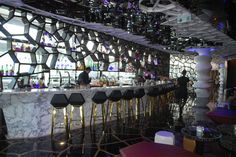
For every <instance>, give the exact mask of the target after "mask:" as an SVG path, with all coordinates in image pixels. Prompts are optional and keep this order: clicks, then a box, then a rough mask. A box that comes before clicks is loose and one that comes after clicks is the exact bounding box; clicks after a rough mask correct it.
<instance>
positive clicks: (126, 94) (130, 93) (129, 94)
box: [122, 89, 134, 100]
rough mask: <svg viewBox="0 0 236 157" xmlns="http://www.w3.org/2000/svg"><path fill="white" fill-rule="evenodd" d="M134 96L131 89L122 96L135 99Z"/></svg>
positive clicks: (125, 98) (126, 98)
mask: <svg viewBox="0 0 236 157" xmlns="http://www.w3.org/2000/svg"><path fill="white" fill-rule="evenodd" d="M133 97H134V91H133V90H131V89H128V90H126V91H125V92H124V93H123V95H122V98H123V99H124V100H131V99H133Z"/></svg>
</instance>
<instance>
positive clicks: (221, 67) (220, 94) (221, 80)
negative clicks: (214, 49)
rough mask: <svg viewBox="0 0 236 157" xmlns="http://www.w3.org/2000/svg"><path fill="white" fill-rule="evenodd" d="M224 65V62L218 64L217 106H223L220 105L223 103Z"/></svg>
mask: <svg viewBox="0 0 236 157" xmlns="http://www.w3.org/2000/svg"><path fill="white" fill-rule="evenodd" d="M224 68H225V66H224V64H220V65H219V73H220V76H219V85H220V86H219V89H218V100H217V101H218V107H223V106H221V104H223V103H222V102H223V101H224V70H225V69H224Z"/></svg>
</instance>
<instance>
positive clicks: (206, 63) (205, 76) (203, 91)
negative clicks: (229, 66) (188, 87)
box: [193, 48, 212, 121]
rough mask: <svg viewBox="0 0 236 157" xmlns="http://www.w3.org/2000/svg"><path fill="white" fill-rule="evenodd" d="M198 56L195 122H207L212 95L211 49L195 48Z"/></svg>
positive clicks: (195, 86) (196, 58)
mask: <svg viewBox="0 0 236 157" xmlns="http://www.w3.org/2000/svg"><path fill="white" fill-rule="evenodd" d="M194 50H195V52H197V53H198V56H196V57H194V60H195V61H196V73H197V78H196V79H197V82H196V83H194V85H193V86H194V88H195V92H196V95H197V98H196V102H195V103H196V106H195V107H194V110H195V120H196V121H199V120H206V119H207V117H206V112H208V111H209V108H208V107H207V106H206V105H207V104H208V102H209V96H210V94H211V91H210V87H211V77H210V71H211V68H212V67H211V51H212V49H211V48H195V49H194Z"/></svg>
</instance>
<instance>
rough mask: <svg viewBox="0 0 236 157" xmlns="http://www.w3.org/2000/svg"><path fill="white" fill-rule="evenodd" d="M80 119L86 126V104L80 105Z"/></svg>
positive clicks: (83, 125)
mask: <svg viewBox="0 0 236 157" xmlns="http://www.w3.org/2000/svg"><path fill="white" fill-rule="evenodd" d="M80 118H81V119H80V120H81V124H82V127H83V128H84V127H85V120H84V106H83V105H82V106H80Z"/></svg>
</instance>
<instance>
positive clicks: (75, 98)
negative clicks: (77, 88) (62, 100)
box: [69, 93, 85, 106]
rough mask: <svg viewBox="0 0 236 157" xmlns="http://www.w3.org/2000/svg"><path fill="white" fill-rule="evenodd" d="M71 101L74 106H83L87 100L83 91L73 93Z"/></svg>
mask: <svg viewBox="0 0 236 157" xmlns="http://www.w3.org/2000/svg"><path fill="white" fill-rule="evenodd" d="M69 102H70V104H71V105H72V106H81V105H83V104H84V103H85V100H84V97H83V95H82V94H81V93H72V94H71V95H70V98H69Z"/></svg>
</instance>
